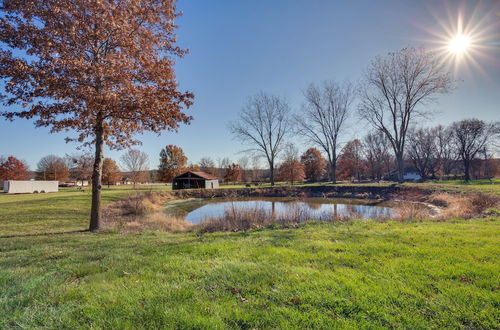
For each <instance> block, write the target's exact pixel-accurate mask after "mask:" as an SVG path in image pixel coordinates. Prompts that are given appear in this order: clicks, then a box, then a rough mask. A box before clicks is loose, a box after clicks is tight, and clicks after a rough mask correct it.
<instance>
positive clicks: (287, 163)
mask: <svg viewBox="0 0 500 330" xmlns="http://www.w3.org/2000/svg"><path fill="white" fill-rule="evenodd" d="M298 154H299V151H298V149H297V147H296V146H295V145H294V144H293V143H287V144H286V146H285V150H284V157H283V163H282V164H281V165H280V167H279V169H278V178H279V179H280V180H282V181H289V182H290V184H292V185H293V183H294V182H297V181H304V179H305V174H304V165H302V163H301V162H300V161H299V156H298Z"/></svg>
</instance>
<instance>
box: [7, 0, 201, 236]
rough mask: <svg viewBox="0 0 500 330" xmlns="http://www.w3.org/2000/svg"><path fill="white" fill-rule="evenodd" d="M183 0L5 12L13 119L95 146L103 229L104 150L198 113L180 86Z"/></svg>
mask: <svg viewBox="0 0 500 330" xmlns="http://www.w3.org/2000/svg"><path fill="white" fill-rule="evenodd" d="M178 15H179V14H178V13H177V12H176V5H175V0H126V1H84V0H57V1H56V0H33V1H21V0H9V1H3V2H2V7H1V15H0V43H1V51H0V78H1V79H2V80H3V84H2V86H3V88H4V91H5V93H4V94H5V95H4V96H5V97H4V98H3V101H4V105H6V106H11V105H14V104H20V105H22V108H21V109H20V110H18V109H19V108H17V107H16V108H13V109H12V110H10V111H7V112H3V113H2V115H3V116H4V117H6V118H7V119H11V120H12V119H14V118H17V117H19V118H26V119H36V125H37V126H42V127H50V128H51V131H52V132H61V131H68V130H70V131H71V130H72V131H74V132H76V135H74V136H72V137H71V138H67V141H72V140H73V141H74V140H76V141H77V142H80V143H83V144H85V145H93V146H94V148H95V157H94V160H95V161H94V165H93V172H92V207H91V217H90V230H91V231H93V230H97V229H99V228H100V205H101V202H100V201H101V181H102V164H103V159H104V154H103V148H104V144H107V145H108V146H109V147H110V148H116V149H121V148H125V147H129V146H131V145H133V144H135V143H137V142H138V141H136V140H135V139H134V138H133V136H134V135H135V134H136V133H141V132H144V131H153V132H155V133H160V132H161V131H162V130H177V128H178V126H179V124H180V123H189V122H190V120H191V119H192V118H191V117H190V116H187V115H186V114H185V113H184V112H183V110H184V108H186V107H189V106H190V105H191V104H192V99H193V95H192V94H191V93H189V92H181V91H179V88H178V84H177V82H176V79H175V74H174V58H175V57H182V56H183V55H184V54H185V53H186V51H185V50H183V49H181V48H179V47H178V46H177V45H176V36H175V29H176V25H175V23H174V20H175V19H176V18H177V17H178Z"/></svg>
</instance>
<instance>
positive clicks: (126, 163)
mask: <svg viewBox="0 0 500 330" xmlns="http://www.w3.org/2000/svg"><path fill="white" fill-rule="evenodd" d="M120 160H121V162H122V166H123V169H125V171H127V172H129V173H130V176H131V177H130V179H131V180H132V182H133V184H134V189H135V185H136V184H137V183H138V182H141V181H146V180H147V179H148V166H149V157H148V155H147V154H146V153H145V152H142V151H140V150H137V149H129V150H128V151H127V152H126V153H125V154H123V155H122V157H121V158H120Z"/></svg>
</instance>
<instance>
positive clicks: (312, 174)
mask: <svg viewBox="0 0 500 330" xmlns="http://www.w3.org/2000/svg"><path fill="white" fill-rule="evenodd" d="M300 162H301V163H302V165H304V174H305V176H306V179H307V180H309V181H312V182H316V181H319V180H321V179H322V178H323V176H324V175H325V173H326V165H327V164H326V160H325V158H324V157H323V155H321V152H320V151H319V150H318V149H316V148H309V149H307V150H306V152H304V153H303V154H302V156H300Z"/></svg>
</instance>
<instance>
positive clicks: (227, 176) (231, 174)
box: [224, 163, 242, 183]
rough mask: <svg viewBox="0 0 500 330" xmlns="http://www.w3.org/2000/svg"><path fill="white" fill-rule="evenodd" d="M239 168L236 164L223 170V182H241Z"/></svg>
mask: <svg viewBox="0 0 500 330" xmlns="http://www.w3.org/2000/svg"><path fill="white" fill-rule="evenodd" d="M241 172H242V170H241V167H240V165H238V164H235V163H232V164H230V165H228V166H227V167H226V168H225V170H224V181H227V182H233V183H236V182H237V181H240V180H241Z"/></svg>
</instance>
